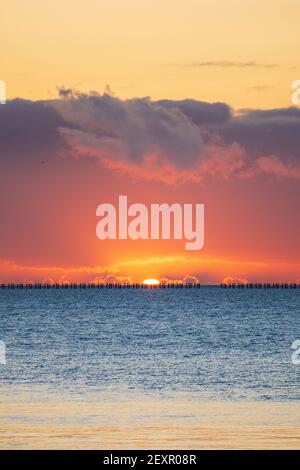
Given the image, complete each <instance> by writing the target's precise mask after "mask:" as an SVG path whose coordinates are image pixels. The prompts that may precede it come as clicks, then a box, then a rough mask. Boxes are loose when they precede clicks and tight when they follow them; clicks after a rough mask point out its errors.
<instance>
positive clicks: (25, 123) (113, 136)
mask: <svg viewBox="0 0 300 470" xmlns="http://www.w3.org/2000/svg"><path fill="white" fill-rule="evenodd" d="M299 149H300V110H299V109H297V108H285V109H272V110H243V111H239V112H234V111H233V110H232V109H231V108H230V107H229V106H228V105H227V104H225V103H205V102H201V101H196V100H191V99H185V100H181V101H174V100H159V101H152V100H150V99H149V98H136V99H130V100H121V99H119V98H116V97H114V96H111V95H109V94H104V95H99V94H96V93H91V94H89V95H85V94H81V93H78V92H73V91H72V90H62V91H61V96H60V98H59V99H57V100H52V101H37V102H32V101H28V100H21V99H17V100H12V101H9V102H8V103H7V104H6V105H2V106H0V157H1V161H2V163H3V162H5V161H11V160H12V159H17V160H18V161H23V162H25V161H26V162H28V161H29V160H32V159H40V160H43V159H44V158H56V157H60V156H61V155H67V156H69V157H71V156H74V157H82V158H83V157H91V158H94V159H95V160H96V161H97V162H99V163H100V164H103V165H105V166H107V167H110V168H112V169H118V170H123V171H128V172H133V173H135V174H136V175H137V176H140V177H147V178H153V179H155V178H156V177H157V176H158V175H162V176H161V179H162V180H164V181H165V182H169V183H174V182H180V181H187V180H201V179H203V178H205V177H206V176H208V175H209V177H226V178H228V177H236V178H250V177H254V176H255V175H257V174H266V175H269V176H276V177H284V178H294V179H298V178H300V161H299ZM140 170H143V171H140Z"/></svg>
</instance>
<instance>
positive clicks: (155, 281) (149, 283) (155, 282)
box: [143, 279, 159, 286]
mask: <svg viewBox="0 0 300 470" xmlns="http://www.w3.org/2000/svg"><path fill="white" fill-rule="evenodd" d="M143 284H144V285H146V286H158V285H159V281H158V279H145V280H144V281H143Z"/></svg>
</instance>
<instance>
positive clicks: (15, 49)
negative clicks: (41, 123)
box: [0, 0, 300, 108]
mask: <svg viewBox="0 0 300 470" xmlns="http://www.w3.org/2000/svg"><path fill="white" fill-rule="evenodd" d="M299 23H300V1H299V0H260V1H259V0H243V1H241V0H185V1H183V0H160V1H159V0H139V1H137V0H109V1H105V2H104V1H102V0H72V1H71V0H59V1H58V0H44V1H43V2H40V1H39V0H26V2H25V1H23V0H11V1H10V2H8V1H7V0H5V3H4V4H3V5H2V6H1V29H0V40H1V48H0V60H1V62H0V63H1V68H0V79H2V80H5V82H6V87H7V95H8V98H12V97H15V96H21V97H25V98H32V99H40V98H42V99H43V98H50V97H55V96H56V87H57V86H61V85H65V86H67V87H70V86H75V87H77V88H78V89H80V90H82V91H89V90H97V91H100V92H102V91H103V89H104V87H105V85H106V84H109V85H110V87H111V88H112V90H113V91H114V92H115V93H116V95H117V96H120V97H122V98H126V97H134V96H146V95H147V96H151V97H152V98H153V99H159V98H171V99H182V98H186V97H189V98H195V99H200V100H206V101H225V102H227V103H229V104H231V105H232V106H233V107H235V108H241V107H261V108H268V107H281V106H290V105H291V101H290V95H291V88H290V87H291V82H292V81H293V80H295V79H299V78H300V57H299V45H300V34H299ZM207 62H208V63H217V64H219V65H217V66H214V65H210V66H208V65H206V66H203V63H207ZM252 62H253V63H256V64H257V65H256V66H253V65H252V66H249V65H248V66H247V63H252ZM201 64H202V66H201ZM220 64H221V65H222V64H223V66H220ZM243 64H246V66H242V65H243Z"/></svg>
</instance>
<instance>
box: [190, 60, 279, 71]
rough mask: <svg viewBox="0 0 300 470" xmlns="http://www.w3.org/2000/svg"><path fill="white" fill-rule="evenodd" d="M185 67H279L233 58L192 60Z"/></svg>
mask: <svg viewBox="0 0 300 470" xmlns="http://www.w3.org/2000/svg"><path fill="white" fill-rule="evenodd" d="M184 67H194V68H198V67H221V68H233V67H237V68H263V69H273V68H275V67H278V64H269V63H265V62H255V61H248V62H238V61H231V60H211V61H207V62H192V63H190V64H186V65H184Z"/></svg>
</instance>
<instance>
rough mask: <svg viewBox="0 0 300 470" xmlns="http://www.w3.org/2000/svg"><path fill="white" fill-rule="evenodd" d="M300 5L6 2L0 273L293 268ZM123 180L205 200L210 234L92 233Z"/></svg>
mask: <svg viewBox="0 0 300 470" xmlns="http://www.w3.org/2000/svg"><path fill="white" fill-rule="evenodd" d="M299 18H300V4H299V2H298V1H296V0H288V1H287V0H275V1H274V0H273V1H271V0H264V1H256V0H245V1H244V2H240V1H238V0H224V1H220V0H218V1H217V0H197V1H196V0H186V1H185V2H183V1H181V0H172V1H171V0H166V1H164V2H158V1H157V0H152V1H151V2H150V1H149V0H143V1H139V2H138V1H137V0H128V1H126V2H124V1H121V0H112V1H111V2H109V3H107V2H101V1H98V0H97V1H96V0H86V1H85V2H80V1H78V2H76V3H75V4H74V2H71V1H70V0H61V1H60V2H58V1H57V0H52V1H51V2H50V0H49V1H48V0H47V1H44V2H42V4H41V3H40V2H38V1H37V0H28V1H27V2H10V3H9V2H5V4H4V5H3V6H2V7H1V24H2V26H1V38H0V39H1V76H0V79H1V80H5V82H6V88H7V94H8V100H9V101H8V103H7V104H6V105H0V183H1V186H0V188H1V189H0V191H1V198H0V211H1V212H0V213H1V231H0V282H1V281H2V282H9V281H24V280H33V281H41V280H45V279H52V280H54V281H58V280H60V281H72V282H75V281H78V282H79V281H92V280H95V279H96V280H103V279H107V280H111V279H119V280H123V279H130V280H133V281H142V280H143V279H145V278H152V277H157V278H170V279H183V278H184V277H185V276H186V275H189V276H196V277H197V278H198V279H199V280H200V281H201V282H204V283H219V282H221V281H222V280H223V279H224V278H226V277H227V276H230V277H232V278H238V279H247V280H249V281H290V282H294V281H296V280H298V279H300V269H299V268H300V258H299V237H300V224H299V196H300V194H299V179H300V166H299V165H300V164H299V148H300V146H299V145H300V137H298V136H299V135H300V114H298V110H297V109H296V108H295V109H294V110H292V111H291V110H290V111H288V112H287V111H286V110H287V109H288V108H289V107H290V106H291V98H290V95H291V83H292V81H294V80H295V79H297V78H298V79H299V74H300V62H299V54H298V51H299V41H300V39H299ZM106 85H109V87H110V88H108V87H106ZM62 86H64V87H65V88H64V91H62V92H61V94H60V96H59V97H58V90H57V87H62ZM105 87H106V88H105ZM69 88H70V89H76V90H80V93H81V94H79V93H77V94H74V92H73V94H72V92H71V91H69V92H68V91H67V89H69ZM91 90H96V91H97V92H98V93H99V95H96V94H94V95H93V94H92V95H89V94H88V93H89V92H90V91H91ZM104 90H105V93H106V94H105V95H104V96H103V95H102V93H103V91H104ZM145 96H147V97H150V98H149V99H148V100H147V99H144V100H143V99H142V98H141V97H145ZM16 97H20V98H22V99H23V100H26V101H14V100H13V99H14V98H16ZM135 97H139V98H137V99H136V100H135V101H132V100H130V99H131V98H135ZM184 99H189V100H194V101H188V102H187V101H185V102H180V104H178V100H184ZM38 100H40V101H38ZM215 102H221V103H223V104H224V105H220V106H219V104H218V105H217V106H214V105H211V103H215ZM242 108H247V109H248V110H247V111H243V112H241V111H240V110H241V109H242ZM250 109H252V110H260V111H255V112H251V111H250ZM262 110H269V112H265V114H262ZM299 113H300V112H299ZM120 194H127V195H128V197H129V202H130V203H135V202H140V203H144V204H146V205H149V204H151V203H161V202H167V203H174V202H179V203H181V204H183V203H204V204H205V247H204V249H203V250H202V251H200V252H195V253H192V252H187V251H185V250H184V243H183V242H182V241H172V240H171V241H150V240H148V241H105V242H103V241H100V240H98V239H97V238H96V235H95V228H96V223H97V218H96V216H95V211H96V207H97V205H98V204H100V203H101V202H110V203H114V204H117V200H118V196H119V195H120Z"/></svg>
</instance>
